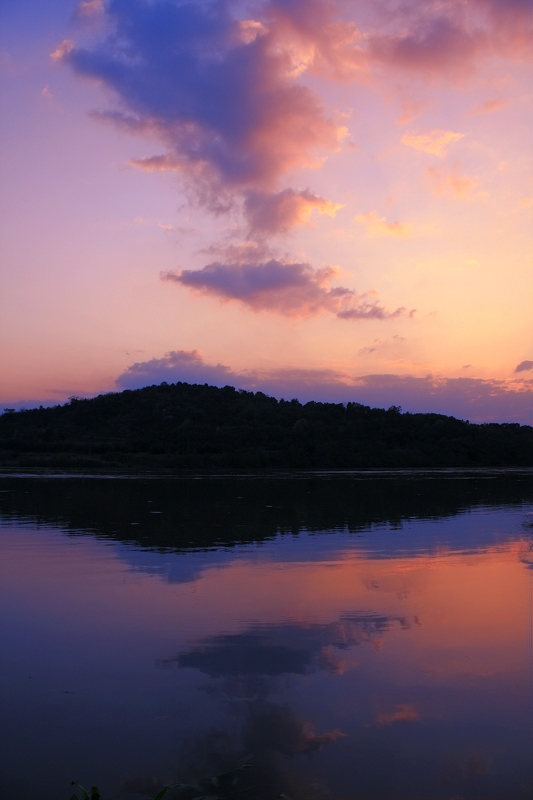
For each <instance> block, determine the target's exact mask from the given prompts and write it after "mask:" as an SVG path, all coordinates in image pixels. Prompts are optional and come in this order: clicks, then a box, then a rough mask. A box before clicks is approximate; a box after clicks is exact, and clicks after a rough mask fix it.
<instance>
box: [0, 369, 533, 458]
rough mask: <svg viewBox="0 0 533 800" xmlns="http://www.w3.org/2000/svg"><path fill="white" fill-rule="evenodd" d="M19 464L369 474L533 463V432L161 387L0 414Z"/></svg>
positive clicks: (4, 451) (4, 442)
mask: <svg viewBox="0 0 533 800" xmlns="http://www.w3.org/2000/svg"><path fill="white" fill-rule="evenodd" d="M0 464H1V465H2V466H4V467H10V468H17V467H19V468H32V467H33V468H35V467H50V468H61V469H65V468H82V469H98V468H104V469H105V468H120V469H131V470H139V469H141V470H142V469H150V470H154V469H155V470H157V469H162V470H176V469H213V468H215V469H235V468H245V469H249V468H253V469H257V468H258V469H278V468H297V469H367V468H392V469H394V468H406V467H414V468H417V467H418V468H428V467H528V466H533V428H531V427H529V426H520V425H518V424H516V423H512V424H510V423H505V424H494V423H491V424H482V425H475V424H470V423H469V422H463V421H461V420H457V419H455V418H454V417H447V416H444V415H442V414H409V413H401V409H399V408H397V407H395V406H392V407H391V408H389V409H388V410H384V409H378V408H370V407H368V406H363V405H361V404H359V403H348V404H347V405H346V406H344V405H342V404H340V403H338V404H336V403H314V402H310V403H306V404H305V405H302V404H301V403H299V402H298V401H297V400H290V401H286V400H280V401H277V400H276V399H274V398H272V397H267V395H265V394H263V393H262V392H257V393H255V394H254V393H253V392H245V391H238V390H236V389H234V388H232V387H230V386H226V387H224V388H223V389H217V388H215V387H213V386H208V385H207V384H205V385H203V386H202V385H190V384H186V383H176V384H171V385H168V384H165V383H163V384H161V385H160V386H149V387H147V388H145V389H137V390H135V391H124V392H120V393H112V394H104V395H100V396H99V397H95V398H94V399H92V400H80V399H77V398H72V399H71V400H70V402H69V403H67V404H66V405H64V406H56V407H55V408H38V409H33V410H29V411H19V412H16V413H5V414H3V415H2V416H0Z"/></svg>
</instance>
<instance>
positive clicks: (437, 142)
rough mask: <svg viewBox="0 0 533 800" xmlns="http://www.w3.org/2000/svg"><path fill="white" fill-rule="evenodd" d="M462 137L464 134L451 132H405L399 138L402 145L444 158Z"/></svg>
mask: <svg viewBox="0 0 533 800" xmlns="http://www.w3.org/2000/svg"><path fill="white" fill-rule="evenodd" d="M463 137H464V133H454V132H453V131H443V130H432V131H428V132H427V133H409V132H406V133H404V135H403V136H402V138H401V142H402V144H405V145H407V147H413V148H414V149H415V150H421V151H422V152H424V153H430V154H431V155H434V156H437V157H438V158H444V156H445V155H446V153H447V152H448V150H449V148H450V147H451V146H452V144H455V142H458V141H459V139H462V138H463Z"/></svg>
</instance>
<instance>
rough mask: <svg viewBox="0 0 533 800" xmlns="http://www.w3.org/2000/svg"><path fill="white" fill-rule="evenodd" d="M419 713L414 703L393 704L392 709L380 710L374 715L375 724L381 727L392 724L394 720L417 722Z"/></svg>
mask: <svg viewBox="0 0 533 800" xmlns="http://www.w3.org/2000/svg"><path fill="white" fill-rule="evenodd" d="M420 718H421V717H420V713H419V711H418V709H417V707H416V705H415V704H414V703H404V704H402V705H398V706H395V708H394V710H391V711H381V712H379V713H378V714H377V717H376V726H377V727H378V728H382V727H383V726H385V725H393V724H394V723H395V722H417V721H418V720H419V719H420Z"/></svg>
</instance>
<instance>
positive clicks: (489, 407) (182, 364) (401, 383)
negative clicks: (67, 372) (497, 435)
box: [116, 350, 533, 425]
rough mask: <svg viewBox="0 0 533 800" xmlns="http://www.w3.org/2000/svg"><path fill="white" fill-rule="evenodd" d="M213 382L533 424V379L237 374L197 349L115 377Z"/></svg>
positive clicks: (129, 384) (127, 381)
mask: <svg viewBox="0 0 533 800" xmlns="http://www.w3.org/2000/svg"><path fill="white" fill-rule="evenodd" d="M162 381H167V383H175V382H177V381H185V382H188V383H209V384H211V385H214V386H226V385H231V386H235V387H237V388H240V389H247V390H249V391H262V392H265V393H266V394H269V395H273V396H274V397H277V398H281V397H284V398H286V399H288V398H292V397H296V398H297V399H298V400H300V401H301V402H309V401H311V400H315V401H318V402H333V403H347V402H358V403H363V404H364V405H369V406H373V407H378V408H389V407H390V406H391V405H400V406H402V408H403V410H404V411H410V412H411V413H427V412H433V413H438V414H448V415H451V416H454V417H457V418H458V419H469V420H470V421H471V422H519V423H521V424H525V425H530V424H531V422H532V418H531V409H532V407H533V381H525V382H524V381H522V382H520V383H518V382H515V383H512V382H511V383H509V382H505V381H496V380H483V379H480V378H444V377H441V376H438V375H426V376H423V377H415V376H412V375H363V376H359V377H354V376H350V375H347V374H345V373H342V372H340V371H337V370H331V369H291V368H278V369H274V370H270V371H264V370H263V371H259V370H245V371H242V372H235V371H233V370H231V369H230V368H229V367H227V366H224V365H222V364H215V365H213V364H209V363H207V362H206V361H204V359H203V357H202V355H201V353H200V352H199V351H198V350H191V351H183V350H177V351H174V352H170V353H166V354H165V356H164V357H163V358H160V359H150V360H149V361H144V362H138V363H136V364H132V365H131V366H130V367H129V368H128V369H127V370H126V371H125V372H124V373H122V375H120V376H119V377H118V379H117V381H116V384H117V387H118V388H120V389H125V388H128V389H135V388H140V387H142V386H149V385H151V384H154V383H161V382H162Z"/></svg>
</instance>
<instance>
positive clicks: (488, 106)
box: [470, 100, 509, 117]
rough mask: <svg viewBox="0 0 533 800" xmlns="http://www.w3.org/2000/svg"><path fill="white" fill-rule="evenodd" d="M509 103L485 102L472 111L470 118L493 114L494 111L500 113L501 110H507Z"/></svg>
mask: <svg viewBox="0 0 533 800" xmlns="http://www.w3.org/2000/svg"><path fill="white" fill-rule="evenodd" d="M508 103H509V101H508V100H485V102H484V103H480V104H479V105H478V106H475V107H474V108H473V109H472V110H471V112H470V116H472V117H475V116H478V115H479V114H492V112H493V111H499V110H500V109H501V108H505V106H506V105H508Z"/></svg>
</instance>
